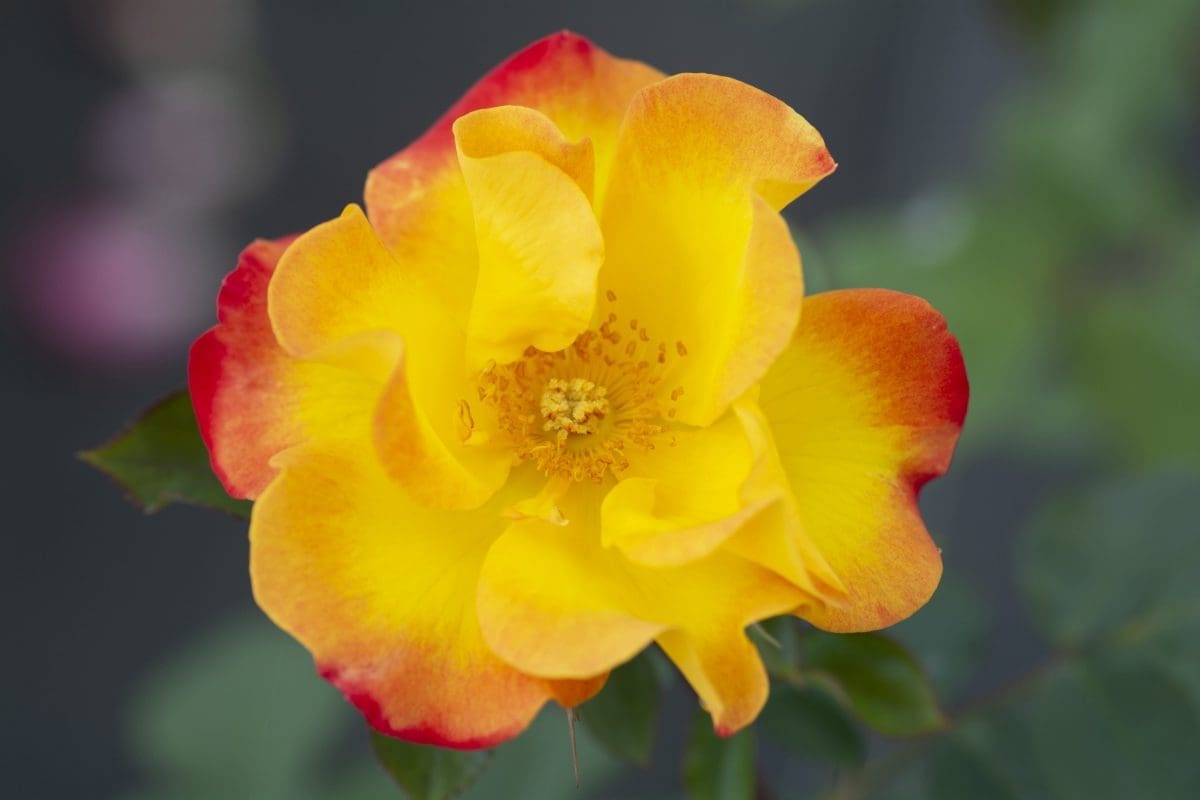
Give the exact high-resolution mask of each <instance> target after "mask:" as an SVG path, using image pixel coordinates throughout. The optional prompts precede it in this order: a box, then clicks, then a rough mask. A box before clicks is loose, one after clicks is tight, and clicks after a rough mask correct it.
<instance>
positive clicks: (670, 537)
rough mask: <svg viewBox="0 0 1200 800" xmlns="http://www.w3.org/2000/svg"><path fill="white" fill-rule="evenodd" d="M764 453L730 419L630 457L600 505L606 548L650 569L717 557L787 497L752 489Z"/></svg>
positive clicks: (678, 434)
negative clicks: (750, 523) (747, 525)
mask: <svg viewBox="0 0 1200 800" xmlns="http://www.w3.org/2000/svg"><path fill="white" fill-rule="evenodd" d="M761 455H762V454H761V453H758V452H755V451H754V450H753V449H752V447H751V442H750V441H749V440H748V439H747V436H746V432H745V431H744V430H743V428H742V425H741V423H740V420H739V419H738V418H737V417H736V416H735V415H734V414H732V413H730V414H726V415H725V416H723V417H722V418H721V419H720V420H718V421H717V422H716V423H715V424H713V425H711V426H709V427H707V428H695V429H684V430H679V431H676V432H673V433H672V434H671V435H670V438H669V439H668V440H666V441H663V442H660V444H659V446H656V447H655V448H654V449H653V450H647V451H640V450H634V449H631V450H628V451H626V456H627V457H628V459H629V468H628V469H627V470H625V471H624V472H623V473H622V479H621V481H620V482H619V483H617V485H616V486H614V487H613V488H612V490H611V491H609V492H608V494H607V495H605V497H604V501H603V503H602V504H601V514H600V517H601V537H600V538H601V543H602V544H603V545H605V546H606V547H609V546H615V547H617V548H619V549H620V550H621V552H622V553H624V554H625V556H626V557H628V558H629V559H631V560H633V561H635V562H637V563H640V564H644V565H646V566H668V565H673V564H684V563H687V562H688V561H692V560H694V559H697V558H700V557H702V556H704V555H707V554H708V553H711V552H712V551H713V550H714V549H716V548H717V547H718V546H720V544H721V543H722V542H724V541H725V540H726V539H727V538H728V537H729V536H730V535H732V534H733V533H734V532H735V531H736V530H737V529H738V528H739V527H740V526H741V525H742V524H744V523H745V522H746V520H748V519H749V518H750V517H752V516H753V515H754V514H756V513H757V512H758V511H760V510H761V509H762V508H764V507H765V506H766V505H767V504H768V503H770V502H771V501H773V500H774V499H776V498H777V497H779V496H780V494H781V493H782V490H783V486H782V485H781V486H779V487H778V489H777V490H776V491H774V492H772V491H771V487H769V486H761V487H758V486H756V487H749V486H747V481H748V480H749V478H750V475H751V472H752V470H753V469H754V468H755V462H756V461H757V459H758V458H759V457H761ZM752 489H753V490H752ZM759 489H761V491H759Z"/></svg>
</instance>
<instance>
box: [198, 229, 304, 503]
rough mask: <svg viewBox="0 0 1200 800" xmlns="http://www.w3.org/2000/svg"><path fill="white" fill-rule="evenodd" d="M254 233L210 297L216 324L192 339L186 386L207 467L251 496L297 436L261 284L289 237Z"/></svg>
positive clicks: (237, 492) (234, 490)
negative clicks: (214, 297)
mask: <svg viewBox="0 0 1200 800" xmlns="http://www.w3.org/2000/svg"><path fill="white" fill-rule="evenodd" d="M295 238H296V237H295V236H288V237H285V238H282V239H275V240H267V239H259V240H257V241H255V242H253V243H252V244H251V245H250V246H249V247H247V248H246V249H245V250H243V251H242V253H241V255H240V256H239V257H238V264H237V267H236V268H235V269H234V270H233V272H231V273H229V275H227V276H226V278H225V280H224V282H223V283H222V284H221V291H220V293H219V294H218V295H217V319H218V324H217V325H215V326H214V327H212V328H210V329H209V330H208V331H206V332H205V333H204V334H202V335H201V336H200V338H198V339H196V341H195V342H194V343H193V344H192V348H191V352H190V353H189V356H188V391H189V392H190V394H191V397H192V407H193V408H194V409H195V411H196V421H197V422H198V423H199V426H200V435H201V436H202V437H203V438H204V444H205V445H206V446H207V447H208V453H209V458H210V460H211V462H212V468H213V472H214V473H216V475H217V477H218V478H219V479H220V480H221V483H222V484H223V485H224V487H225V490H226V491H227V492H229V494H231V495H232V496H234V497H243V498H248V499H254V498H255V497H257V496H258V495H259V493H260V492H262V490H263V489H264V488H266V486H267V484H268V483H270V481H271V479H272V478H273V477H274V474H275V471H274V470H272V469H271V467H270V466H269V464H268V462H269V460H270V458H271V457H272V456H273V455H275V453H277V452H279V451H280V450H283V449H284V448H286V447H288V446H289V445H291V444H293V443H294V442H295V441H296V437H297V435H298V432H299V425H298V423H297V422H296V421H295V420H294V419H292V418H291V417H290V415H288V414H285V413H281V410H282V409H283V408H284V407H286V405H287V395H288V389H287V385H286V382H285V379H284V376H285V375H286V370H287V362H288V356H287V355H286V354H285V353H284V352H283V350H281V349H280V347H279V345H278V344H277V343H276V341H275V334H274V333H273V332H272V330H271V321H270V319H269V318H268V317H267V285H268V284H269V283H270V280H271V275H272V274H273V273H274V271H275V265H276V264H277V263H278V262H279V258H280V256H282V255H283V252H284V250H286V249H287V247H288V245H289V244H291V242H292V241H293V240H294V239H295Z"/></svg>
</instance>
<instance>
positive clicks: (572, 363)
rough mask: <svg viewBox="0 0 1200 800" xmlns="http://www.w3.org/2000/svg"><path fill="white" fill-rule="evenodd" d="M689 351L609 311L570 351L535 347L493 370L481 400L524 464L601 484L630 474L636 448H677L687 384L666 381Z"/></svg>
mask: <svg viewBox="0 0 1200 800" xmlns="http://www.w3.org/2000/svg"><path fill="white" fill-rule="evenodd" d="M607 296H608V299H609V302H610V303H611V302H615V301H616V296H615V295H613V294H612V293H611V292H610V293H608V295H607ZM669 351H673V352H669ZM686 353H687V348H685V347H684V346H683V343H682V342H676V344H675V346H674V347H673V348H668V347H667V345H666V344H665V343H663V342H657V341H654V340H652V339H651V338H650V334H649V332H648V331H647V330H646V328H645V327H642V326H640V325H639V324H638V322H637V320H630V321H629V322H628V323H625V324H624V325H618V324H617V316H616V314H608V316H607V318H606V319H605V320H604V321H603V322H602V323H601V324H600V325H599V327H598V328H597V329H596V330H589V331H585V332H583V333H582V334H580V335H579V336H578V337H577V338H576V339H575V341H574V342H572V343H571V345H570V346H569V347H567V348H566V349H564V350H559V351H558V352H554V353H547V352H543V351H541V350H536V349H534V348H532V347H531V348H529V349H528V350H526V351H525V353H524V355H523V356H522V357H521V358H520V359H519V360H517V361H515V362H513V363H511V364H503V365H497V364H491V365H489V366H488V367H487V368H485V369H484V370H483V372H482V374H481V375H480V378H479V399H480V400H481V401H482V402H484V403H486V404H488V405H490V406H492V407H493V408H494V409H495V411H496V418H497V423H498V426H499V428H500V431H501V433H503V434H504V435H506V436H507V438H508V439H509V440H510V442H511V445H512V447H513V452H514V455H515V459H516V461H517V462H522V461H532V462H534V463H535V464H536V465H537V467H538V469H539V470H541V471H542V472H543V473H545V474H546V475H548V476H552V477H564V478H567V479H569V480H572V481H581V480H585V479H588V480H592V481H595V482H597V483H599V482H601V481H603V480H604V479H605V477H606V476H608V475H610V474H614V475H618V476H619V475H620V473H622V472H624V471H625V470H626V469H628V468H629V458H628V454H629V453H630V452H631V451H632V450H636V449H639V448H640V449H644V450H652V449H653V448H654V447H655V446H656V444H658V443H660V442H661V443H664V444H667V445H671V444H674V436H673V435H672V434H671V433H670V431H669V430H668V427H669V425H670V424H671V420H672V419H673V418H674V417H675V401H676V400H678V399H679V397H680V396H681V395H682V394H683V387H675V388H674V389H667V388H666V387H664V386H663V385H662V384H663V379H664V376H665V374H666V369H667V366H668V362H669V360H671V359H674V358H676V357H679V358H682V357H684V356H685V355H686Z"/></svg>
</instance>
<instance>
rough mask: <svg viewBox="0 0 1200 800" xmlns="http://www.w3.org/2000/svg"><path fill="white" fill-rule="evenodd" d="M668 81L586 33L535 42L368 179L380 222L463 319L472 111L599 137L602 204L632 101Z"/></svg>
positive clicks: (372, 211)
mask: <svg viewBox="0 0 1200 800" xmlns="http://www.w3.org/2000/svg"><path fill="white" fill-rule="evenodd" d="M662 77H663V76H662V74H661V73H660V72H658V71H657V70H654V69H652V68H650V67H648V66H646V65H644V64H640V63H638V62H636V61H627V60H624V59H618V58H614V57H612V56H611V55H609V54H608V53H606V52H605V51H603V50H601V49H600V48H598V47H596V46H595V45H594V44H592V43H591V42H589V41H588V40H587V39H584V38H582V37H580V36H577V35H575V34H572V33H566V32H563V33H558V34H554V35H553V36H548V37H546V38H545V39H542V40H540V41H537V42H534V43H533V44H531V45H530V46H529V47H527V48H525V49H524V50H522V51H521V52H519V53H517V54H516V55H514V56H512V57H511V58H509V59H508V60H507V61H505V62H504V63H503V64H501V65H500V66H498V67H496V68H495V69H494V70H492V71H491V72H490V73H488V74H487V75H486V76H485V77H484V78H483V79H482V80H480V81H479V83H477V84H476V85H475V86H474V87H472V88H471V89H470V91H468V92H467V93H466V95H464V96H463V98H462V99H461V100H459V101H458V103H456V104H455V105H454V106H453V107H452V108H451V109H450V110H449V111H447V112H446V114H445V115H444V116H443V117H442V118H441V119H439V120H438V121H437V123H435V124H434V126H433V127H432V128H430V130H429V131H428V132H426V133H425V134H424V135H423V136H422V137H421V138H420V139H418V140H417V141H416V142H414V143H413V144H412V145H410V146H409V147H407V148H405V149H404V150H402V151H400V152H399V153H397V154H396V155H394V156H392V157H391V158H389V159H388V160H387V161H384V162H383V163H382V164H380V165H379V166H378V167H376V168H375V169H374V170H373V171H372V172H371V174H370V176H369V177H368V179H367V186H366V204H367V209H368V213H369V215H370V218H371V222H372V223H373V224H374V225H375V227H376V229H377V230H378V231H379V232H380V236H381V237H382V239H383V241H384V242H385V243H386V244H387V246H388V247H389V248H390V249H391V250H392V251H393V252H394V253H395V254H396V255H397V257H399V258H400V259H401V260H402V261H404V263H406V264H410V265H412V268H413V269H414V270H416V271H420V272H422V273H423V274H425V275H427V276H428V278H429V280H430V282H431V283H432V284H435V285H436V286H437V287H438V291H439V293H440V294H441V295H442V296H443V298H445V300H446V301H447V305H448V307H449V308H451V310H452V311H454V312H455V313H456V314H457V315H458V318H459V319H461V320H465V319H466V317H467V314H468V313H469V310H470V307H471V301H472V297H473V296H474V295H473V287H474V286H475V268H476V264H477V254H476V248H475V242H474V239H473V238H472V237H471V236H469V235H465V236H464V232H465V231H470V230H471V225H472V211H471V203H470V200H469V198H468V196H467V191H466V185H465V183H464V181H463V177H462V172H461V170H460V169H459V166H458V159H457V157H456V152H455V142H454V136H453V133H452V126H453V125H454V122H455V120H457V119H458V118H459V117H461V116H463V115H464V114H467V113H469V112H471V111H475V110H478V109H482V108H491V107H494V106H504V105H513V106H526V107H528V108H532V109H536V110H538V111H540V112H541V113H542V114H545V115H546V116H547V117H549V119H550V120H551V121H552V122H553V123H554V124H555V126H557V128H558V129H559V130H560V131H562V133H563V135H564V136H565V137H566V138H567V139H568V140H569V141H579V140H580V139H583V138H585V137H586V138H587V139H589V140H590V141H591V145H592V148H593V152H594V157H595V160H594V163H595V173H594V176H595V179H594V182H595V186H596V187H597V188H596V192H595V199H596V201H597V202H599V200H600V196H601V194H602V192H603V187H604V185H605V183H606V181H607V176H608V172H609V168H610V165H611V163H612V154H613V150H614V148H615V142H616V138H617V129H618V127H619V126H620V124H621V119H622V118H623V116H624V114H625V107H626V106H627V105H628V103H629V98H630V97H632V96H633V94H634V92H636V91H637V90H638V89H640V88H641V87H643V86H645V85H647V84H649V83H653V82H654V81H656V80H659V79H661V78H662Z"/></svg>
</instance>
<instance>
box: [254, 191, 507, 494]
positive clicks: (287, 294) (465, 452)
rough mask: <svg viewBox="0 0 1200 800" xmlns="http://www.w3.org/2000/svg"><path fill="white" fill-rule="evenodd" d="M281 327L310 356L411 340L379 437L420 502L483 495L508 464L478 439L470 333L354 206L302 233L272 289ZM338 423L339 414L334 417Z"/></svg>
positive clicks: (281, 336) (280, 334)
mask: <svg viewBox="0 0 1200 800" xmlns="http://www.w3.org/2000/svg"><path fill="white" fill-rule="evenodd" d="M269 300H270V302H269V312H270V316H271V322H272V325H273V327H274V329H275V333H276V336H277V338H278V340H279V342H280V344H281V345H282V347H283V348H284V349H285V350H287V351H288V352H289V353H290V354H292V355H293V356H295V357H297V358H301V357H312V356H313V354H315V353H320V352H323V351H325V350H327V349H328V348H330V347H333V346H335V345H336V344H337V343H338V342H341V341H345V340H348V339H354V338H355V337H361V336H366V335H379V334H381V333H386V334H390V335H391V336H393V337H394V338H395V339H396V340H397V341H401V342H403V348H402V354H403V357H402V358H401V353H400V351H399V350H397V351H396V358H397V363H396V364H395V366H394V371H393V374H392V376H391V378H390V380H389V381H388V386H387V390H386V391H385V392H384V394H383V396H382V397H381V398H379V406H378V412H377V416H376V424H375V432H376V433H375V443H376V445H377V448H378V451H379V457H380V459H381V460H382V462H383V464H384V465H385V467H386V468H387V470H388V472H389V474H391V476H392V477H393V478H394V479H395V480H396V481H397V482H398V483H399V484H400V485H402V486H403V487H404V488H405V489H406V490H407V491H408V492H409V495H410V496H411V497H412V498H413V499H415V500H416V501H417V502H420V503H422V504H425V505H428V506H431V507H436V508H448V509H462V508H472V507H475V506H478V505H479V504H481V503H483V502H484V501H485V500H487V498H488V497H489V496H491V494H492V492H494V491H495V490H496V489H497V488H498V487H499V486H500V485H501V484H502V483H503V482H504V477H505V475H507V473H508V458H509V457H508V455H507V453H506V452H505V451H504V450H503V449H502V448H500V447H497V446H493V445H492V444H490V443H486V442H485V443H482V444H480V443H479V442H478V440H476V439H472V434H473V432H474V424H475V418H474V412H473V410H472V407H471V406H470V403H469V399H470V398H471V397H472V396H473V394H474V389H473V387H472V386H471V384H470V380H469V370H468V369H467V367H466V362H465V336H464V334H463V331H462V330H461V328H459V327H458V326H457V325H456V324H455V323H454V321H453V319H452V318H451V317H450V315H449V314H448V313H447V312H446V310H445V308H444V307H443V306H442V305H441V303H439V301H438V299H437V297H436V295H435V294H433V293H431V292H430V291H429V287H428V286H427V285H426V284H424V283H422V282H421V281H420V280H419V276H414V275H411V274H409V271H408V269H407V266H402V265H401V264H399V263H398V262H397V261H396V260H395V259H394V258H393V257H392V255H391V254H390V253H389V252H388V251H387V249H386V248H384V247H383V245H382V244H381V243H380V241H379V240H378V238H377V237H376V236H375V234H374V232H373V231H372V229H371V226H370V224H369V223H368V222H367V219H366V217H364V216H363V214H362V211H360V210H359V209H358V208H357V207H356V206H349V207H347V209H346V211H345V212H344V213H343V214H342V215H341V216H340V217H338V218H337V219H335V220H331V221H329V222H326V223H324V224H322V225H318V226H317V227H316V228H313V229H312V230H311V231H309V232H308V233H306V234H304V235H303V236H301V237H300V238H299V239H297V240H296V241H295V242H294V243H293V244H292V246H291V247H290V248H289V249H288V251H287V253H286V255H285V256H284V257H283V258H282V259H281V260H280V262H279V266H278V268H277V269H276V271H275V276H274V277H273V278H272V280H271V285H270V289H269ZM333 424H334V425H336V424H337V420H336V419H334V420H333Z"/></svg>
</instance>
